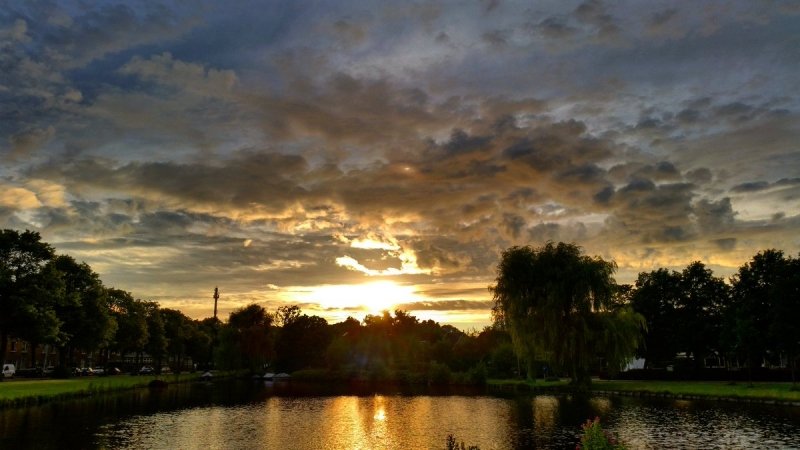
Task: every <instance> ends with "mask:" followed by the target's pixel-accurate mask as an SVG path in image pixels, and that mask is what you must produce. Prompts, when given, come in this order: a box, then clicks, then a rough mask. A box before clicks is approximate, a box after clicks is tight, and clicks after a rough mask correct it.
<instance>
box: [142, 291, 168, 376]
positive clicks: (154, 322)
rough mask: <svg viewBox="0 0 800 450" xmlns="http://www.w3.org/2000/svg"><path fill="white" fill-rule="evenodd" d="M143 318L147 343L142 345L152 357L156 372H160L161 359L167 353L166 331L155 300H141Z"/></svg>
mask: <svg viewBox="0 0 800 450" xmlns="http://www.w3.org/2000/svg"><path fill="white" fill-rule="evenodd" d="M143 303H144V309H145V320H146V322H147V344H146V345H145V346H144V348H145V350H146V351H147V353H149V354H150V356H151V357H152V358H153V364H154V365H155V370H156V373H158V374H160V373H161V367H162V364H161V363H162V361H163V359H164V356H165V355H166V354H167V344H168V343H169V341H168V340H167V332H166V329H165V327H164V318H163V317H162V315H161V309H160V308H159V307H158V303H156V302H148V301H146V302H143Z"/></svg>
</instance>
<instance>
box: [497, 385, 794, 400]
mask: <svg viewBox="0 0 800 450" xmlns="http://www.w3.org/2000/svg"><path fill="white" fill-rule="evenodd" d="M486 385H487V387H488V388H489V389H491V390H496V391H499V392H516V393H522V392H535V393H560V394H575V393H578V392H581V391H579V390H577V389H575V388H573V387H572V386H569V385H568V384H567V383H566V382H565V381H556V382H546V381H536V382H535V383H531V382H528V381H525V380H488V381H487V383H486ZM791 386H792V384H791V383H786V382H783V383H781V382H758V383H753V384H746V383H740V384H730V383H727V382H717V381H654V380H647V381H635V380H624V381H623V380H593V381H592V386H591V387H590V388H589V390H588V391H582V392H583V393H587V394H590V395H599V396H604V397H612V396H621V397H646V398H668V399H675V400H704V401H719V402H735V403H756V404H764V405H782V406H792V407H800V391H792V390H791Z"/></svg>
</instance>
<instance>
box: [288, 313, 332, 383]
mask: <svg viewBox="0 0 800 450" xmlns="http://www.w3.org/2000/svg"><path fill="white" fill-rule="evenodd" d="M330 342H331V334H330V330H329V328H328V322H326V321H325V319H323V318H322V317H319V316H308V315H306V314H303V315H301V316H299V317H297V318H296V319H294V320H293V321H291V322H289V323H288V324H286V325H284V326H283V327H282V328H281V330H280V332H279V335H278V343H277V345H276V357H277V358H276V365H277V366H278V367H280V368H281V370H286V371H292V370H297V369H302V368H304V367H321V366H323V365H324V364H325V359H324V356H325V350H326V349H327V348H328V345H329V344H330Z"/></svg>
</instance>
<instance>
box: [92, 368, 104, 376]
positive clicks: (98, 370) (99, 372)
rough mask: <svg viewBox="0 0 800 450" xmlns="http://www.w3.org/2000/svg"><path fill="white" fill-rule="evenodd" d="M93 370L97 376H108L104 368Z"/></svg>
mask: <svg viewBox="0 0 800 450" xmlns="http://www.w3.org/2000/svg"><path fill="white" fill-rule="evenodd" d="M92 370H93V371H94V374H95V375H105V374H106V369H105V368H103V367H95V368H94V369H92Z"/></svg>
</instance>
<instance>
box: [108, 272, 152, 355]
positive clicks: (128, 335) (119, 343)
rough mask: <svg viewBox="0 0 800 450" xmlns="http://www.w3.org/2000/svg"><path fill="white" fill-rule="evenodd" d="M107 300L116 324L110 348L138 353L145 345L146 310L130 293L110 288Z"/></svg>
mask: <svg viewBox="0 0 800 450" xmlns="http://www.w3.org/2000/svg"><path fill="white" fill-rule="evenodd" d="M107 298H108V302H109V306H110V308H111V314H112V315H113V316H114V318H115V319H116V322H117V330H116V333H115V334H114V338H113V339H112V348H114V349H115V350H116V351H118V352H120V353H121V354H122V355H123V356H124V355H125V353H129V352H133V353H136V354H138V353H140V352H143V351H144V347H145V345H146V344H147V338H148V335H147V310H146V308H145V305H144V303H143V302H142V301H141V300H138V299H135V298H133V295H131V294H130V292H127V291H123V290H121V289H114V288H110V289H108V290H107Z"/></svg>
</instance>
